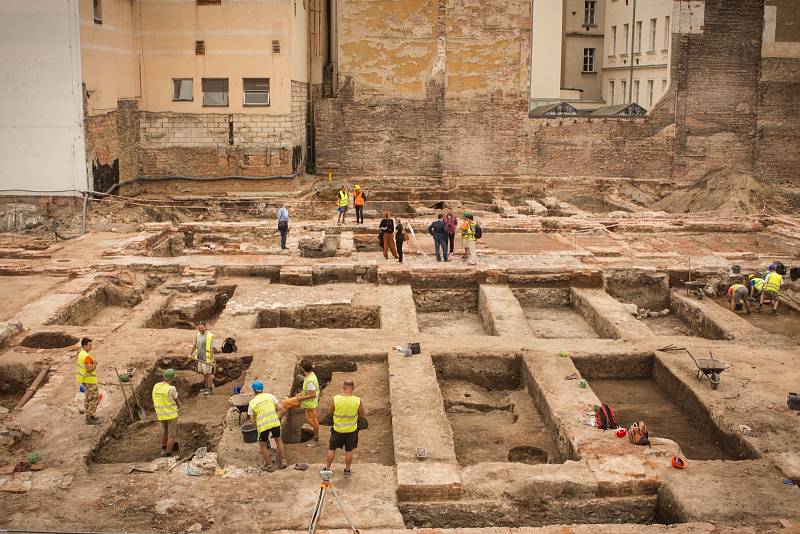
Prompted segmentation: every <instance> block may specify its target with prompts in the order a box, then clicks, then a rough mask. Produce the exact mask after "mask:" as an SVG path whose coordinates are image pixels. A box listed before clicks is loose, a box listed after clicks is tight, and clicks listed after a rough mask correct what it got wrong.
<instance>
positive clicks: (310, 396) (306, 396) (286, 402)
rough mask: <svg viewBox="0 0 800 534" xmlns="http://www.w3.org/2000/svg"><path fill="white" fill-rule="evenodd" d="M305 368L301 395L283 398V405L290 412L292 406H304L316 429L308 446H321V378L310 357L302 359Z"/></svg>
mask: <svg viewBox="0 0 800 534" xmlns="http://www.w3.org/2000/svg"><path fill="white" fill-rule="evenodd" d="M300 368H301V369H302V370H303V373H304V375H303V390H302V391H301V392H300V394H299V395H295V396H294V397H289V398H288V399H283V407H284V409H285V410H286V411H287V412H288V411H289V409H291V408H302V409H303V410H304V411H305V413H306V421H307V422H308V424H309V425H311V428H312V429H313V430H314V437H313V438H312V439H311V440H309V442H308V443H306V447H319V417H318V416H317V407H318V406H319V392H320V388H319V379H318V378H317V374H316V373H315V372H314V362H313V361H311V360H310V359H308V358H303V359H302V360H300Z"/></svg>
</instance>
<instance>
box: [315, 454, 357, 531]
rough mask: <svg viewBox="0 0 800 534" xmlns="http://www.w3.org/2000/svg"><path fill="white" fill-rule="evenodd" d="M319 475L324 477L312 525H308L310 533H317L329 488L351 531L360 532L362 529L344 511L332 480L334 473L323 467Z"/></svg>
mask: <svg viewBox="0 0 800 534" xmlns="http://www.w3.org/2000/svg"><path fill="white" fill-rule="evenodd" d="M319 477H320V478H321V479H322V482H321V483H320V485H319V497H317V505H316V506H315V507H314V514H313V515H312V516H311V525H309V527H308V534H315V533H316V532H317V525H318V523H319V518H320V517H322V505H323V504H325V492H326V491H328V490H331V493H332V494H333V498H334V499H335V500H336V504H337V505H338V506H339V510H341V511H342V515H344V518H345V519H346V520H347V524H348V525H350V532H352V533H353V534H360V531H359V530H358V529H357V528H356V527H354V526H353V522H352V521H350V518H349V517H347V512H345V511H344V506H343V505H342V501H341V500H339V494H338V493H336V489H335V488H334V487H333V482H331V479H332V478H333V473H332V472H331V471H328V470H327V469H323V470H322V471H320V472H319Z"/></svg>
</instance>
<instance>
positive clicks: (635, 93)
mask: <svg viewBox="0 0 800 534" xmlns="http://www.w3.org/2000/svg"><path fill="white" fill-rule="evenodd" d="M631 101H632V102H636V103H637V104H638V103H639V80H633V94H632V95H631Z"/></svg>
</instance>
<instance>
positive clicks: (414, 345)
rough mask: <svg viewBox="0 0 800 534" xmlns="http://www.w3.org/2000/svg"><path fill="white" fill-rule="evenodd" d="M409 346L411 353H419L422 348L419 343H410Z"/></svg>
mask: <svg viewBox="0 0 800 534" xmlns="http://www.w3.org/2000/svg"><path fill="white" fill-rule="evenodd" d="M408 348H409V349H411V354H419V353H420V350H421V349H420V347H419V343H409V344H408Z"/></svg>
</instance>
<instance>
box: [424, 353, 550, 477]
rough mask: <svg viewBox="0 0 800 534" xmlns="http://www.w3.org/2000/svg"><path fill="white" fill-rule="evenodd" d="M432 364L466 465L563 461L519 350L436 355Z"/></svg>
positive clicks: (456, 441) (455, 441) (456, 445)
mask: <svg viewBox="0 0 800 534" xmlns="http://www.w3.org/2000/svg"><path fill="white" fill-rule="evenodd" d="M433 364H434V367H435V368H436V377H437V379H438V381H439V387H440V388H441V391H442V397H443V399H444V407H445V411H446V413H447V418H448V420H449V421H450V426H451V428H452V430H453V440H454V443H455V451H456V457H457V459H458V463H459V464H460V465H461V466H470V465H476V464H479V463H482V462H521V463H527V464H540V463H561V462H562V461H563V460H562V458H561V454H560V452H559V449H558V443H557V437H556V434H555V432H553V431H552V429H551V428H549V427H548V426H547V424H546V422H545V420H544V418H543V417H542V414H541V413H540V412H539V409H538V407H537V406H536V405H535V403H534V400H533V398H532V397H531V395H530V392H529V391H528V388H527V384H526V378H525V373H524V372H523V369H522V358H521V357H520V356H519V355H483V354H482V355H480V356H467V355H434V356H433Z"/></svg>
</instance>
